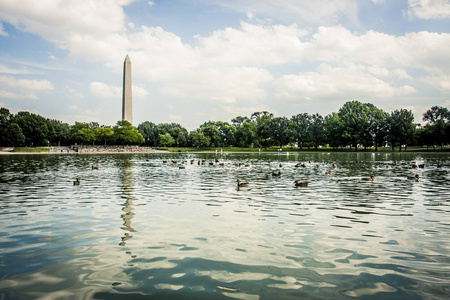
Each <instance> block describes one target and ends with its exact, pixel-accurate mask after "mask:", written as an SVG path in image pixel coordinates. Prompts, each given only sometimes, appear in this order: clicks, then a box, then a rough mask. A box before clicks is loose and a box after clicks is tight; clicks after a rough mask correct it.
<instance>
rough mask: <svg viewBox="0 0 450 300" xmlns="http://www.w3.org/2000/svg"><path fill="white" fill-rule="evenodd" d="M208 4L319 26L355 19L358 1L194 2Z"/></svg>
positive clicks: (250, 0) (200, 0)
mask: <svg viewBox="0 0 450 300" xmlns="http://www.w3.org/2000/svg"><path fill="white" fill-rule="evenodd" d="M197 2H202V3H205V4H207V5H216V6H221V7H225V8H227V9H230V10H233V11H237V12H239V13H242V14H246V13H247V12H249V11H251V12H252V13H253V14H261V15H264V16H270V17H273V18H276V19H278V20H283V22H288V23H294V22H296V23H298V22H299V21H307V22H312V23H320V24H333V23H335V22H337V21H339V20H340V19H341V18H342V17H346V18H350V19H356V17H357V14H358V1H356V0H339V1H334V0H314V1H302V0H278V1H273V0H247V1H240V0H229V1H222V0H197Z"/></svg>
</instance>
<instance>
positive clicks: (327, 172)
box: [325, 171, 333, 175]
mask: <svg viewBox="0 0 450 300" xmlns="http://www.w3.org/2000/svg"><path fill="white" fill-rule="evenodd" d="M325 175H333V171H326V172H325Z"/></svg>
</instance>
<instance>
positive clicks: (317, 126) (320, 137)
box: [309, 114, 325, 149]
mask: <svg viewBox="0 0 450 300" xmlns="http://www.w3.org/2000/svg"><path fill="white" fill-rule="evenodd" d="M309 136H310V137H309V139H310V140H311V143H312V145H313V146H314V147H315V148H316V149H317V148H319V146H320V145H321V144H322V143H323V142H324V141H325V121H324V119H323V117H322V116H321V115H319V114H314V115H311V125H310V127H309Z"/></svg>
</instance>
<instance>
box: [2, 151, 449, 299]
mask: <svg viewBox="0 0 450 300" xmlns="http://www.w3.org/2000/svg"><path fill="white" fill-rule="evenodd" d="M333 164H336V167H333ZM329 171H331V175H327V174H326V172H329ZM277 172H281V176H272V173H277ZM416 174H417V175H419V179H418V180H415V179H409V178H408V177H412V176H415V175H416ZM449 174H450V155H449V154H423V153H414V154H412V153H301V154H292V153H291V154H288V153H282V154H258V153H256V154H217V155H216V154H163V153H159V154H98V155H95V154H92V155H2V156H0V245H1V247H0V299H39V298H42V299H174V298H182V299H299V298H304V299H355V298H358V299H448V298H450V214H449V212H450V184H449V177H450V175H449ZM370 176H374V180H373V181H364V180H361V178H362V177H370ZM75 178H79V181H80V184H79V185H74V184H73V181H74V180H75ZM237 179H239V180H240V181H241V182H244V181H247V182H249V185H248V187H238V186H237V182H236V180H237ZM295 180H298V181H300V182H307V183H308V186H307V187H296V186H295V185H294V181H295Z"/></svg>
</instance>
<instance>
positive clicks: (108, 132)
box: [95, 126, 114, 145]
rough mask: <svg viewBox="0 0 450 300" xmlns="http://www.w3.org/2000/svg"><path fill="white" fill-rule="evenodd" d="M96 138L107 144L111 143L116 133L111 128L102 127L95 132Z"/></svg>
mask: <svg viewBox="0 0 450 300" xmlns="http://www.w3.org/2000/svg"><path fill="white" fill-rule="evenodd" d="M95 136H96V139H97V140H101V141H104V142H105V145H106V142H107V141H110V140H111V139H112V138H113V136H114V131H113V129H112V128H111V126H102V127H100V128H98V129H97V130H96V131H95Z"/></svg>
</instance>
